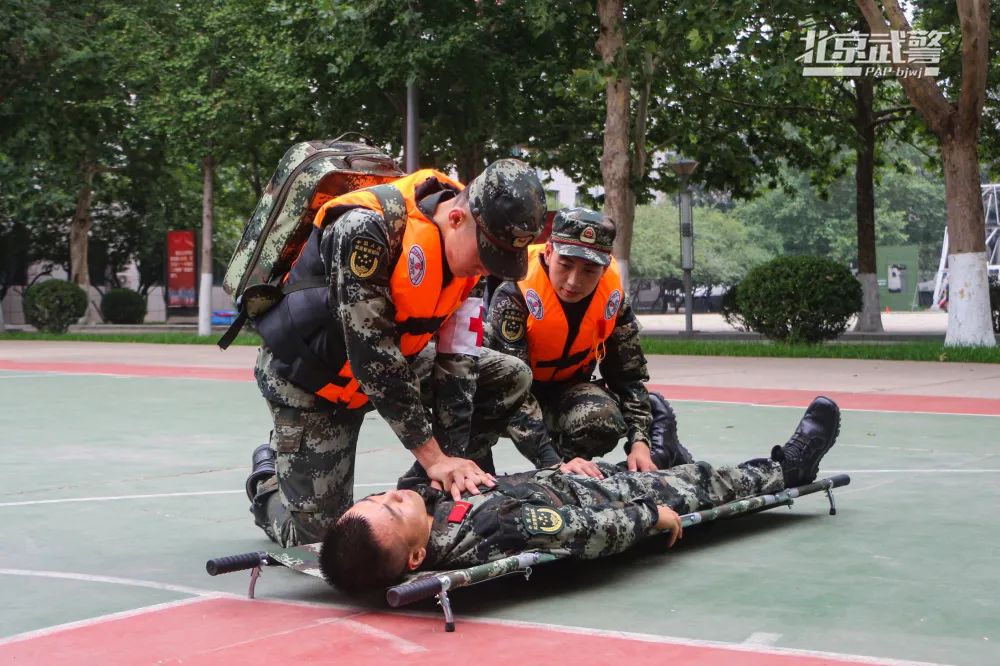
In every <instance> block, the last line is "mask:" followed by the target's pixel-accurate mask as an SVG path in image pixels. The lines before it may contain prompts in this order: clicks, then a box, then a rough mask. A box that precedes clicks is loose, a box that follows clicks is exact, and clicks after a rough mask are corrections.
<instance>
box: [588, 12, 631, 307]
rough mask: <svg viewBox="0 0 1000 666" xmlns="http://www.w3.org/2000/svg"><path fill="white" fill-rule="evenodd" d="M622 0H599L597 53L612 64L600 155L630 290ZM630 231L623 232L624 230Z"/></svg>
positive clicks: (607, 209)
mask: <svg viewBox="0 0 1000 666" xmlns="http://www.w3.org/2000/svg"><path fill="white" fill-rule="evenodd" d="M622 4H623V0H598V2H597V16H598V19H599V21H600V36H599V37H598V38H597V52H598V53H599V54H600V56H601V60H602V61H603V62H604V64H605V65H608V66H610V67H611V68H612V69H611V73H609V74H608V77H607V89H606V90H607V92H606V95H607V99H606V115H605V121H604V153H603V154H602V155H601V179H602V180H603V182H604V214H605V215H607V216H608V217H610V218H611V219H612V220H614V223H615V225H616V226H617V228H618V233H617V236H616V238H615V246H614V254H615V257H617V258H618V262H619V268H620V269H621V272H622V284H623V285H625V288H626V289H628V284H629V279H628V262H629V249H630V248H629V244H628V242H629V241H630V240H631V224H632V219H633V217H634V215H635V195H634V194H633V193H632V188H631V186H630V183H629V174H630V164H629V128H630V124H631V123H630V120H631V118H630V115H629V97H630V92H631V88H632V81H631V78H630V77H629V75H628V62H627V60H626V58H625V38H624V35H623V34H622V29H621V22H622V18H623V11H622ZM626 227H627V231H626V232H625V233H623V229H624V228H626Z"/></svg>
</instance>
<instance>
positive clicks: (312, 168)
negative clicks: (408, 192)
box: [219, 135, 403, 349]
mask: <svg viewBox="0 0 1000 666" xmlns="http://www.w3.org/2000/svg"><path fill="white" fill-rule="evenodd" d="M342 138H343V135H342V136H340V137H337V138H336V139H333V140H331V141H306V142H303V143H297V144H295V145H294V146H292V147H291V148H289V149H288V152H286V153H285V156H284V157H282V158H281V162H279V163H278V168H277V169H276V170H275V172H274V175H273V176H271V180H270V182H269V183H268V184H267V188H266V189H265V190H264V196H262V197H261V199H260V202H259V203H258V204H257V208H256V209H255V210H254V212H253V215H252V216H250V220H249V221H248V222H247V225H246V227H245V228H244V229H243V237H242V238H241V239H240V243H239V245H237V246H236V252H234V253H233V258H232V259H230V260H229V267H228V268H227V269H226V277H225V278H224V280H223V283H222V286H223V288H224V289H225V290H226V293H227V294H229V295H230V296H232V297H233V302H234V303H235V304H236V309H237V311H238V313H239V314H238V316H237V318H236V321H235V322H233V324H232V326H230V327H229V330H228V331H226V333H225V335H223V336H222V338H220V339H219V346H220V347H221V348H223V349H226V348H227V347H228V346H229V344H230V343H231V342H232V341H233V339H234V338H235V337H236V335H237V334H238V333H239V331H240V329H241V328H242V327H243V324H245V323H246V320H247V318H250V319H252V318H254V317H256V316H258V315H261V314H263V313H264V312H267V311H268V310H269V309H270V308H271V307H273V306H274V304H275V303H277V302H278V301H279V300H281V298H282V296H283V292H282V289H281V281H282V278H284V276H285V273H287V272H288V270H289V268H291V265H292V262H294V261H295V258H296V257H297V256H298V254H299V251H300V250H301V249H302V245H303V244H304V243H305V242H306V240H308V238H309V234H310V232H311V231H312V226H313V218H315V217H316V213H317V212H318V211H319V209H320V207H322V205H323V204H324V203H326V202H327V201H329V200H330V199H333V198H334V197H338V196H340V195H342V194H345V193H347V192H350V191H352V190H357V189H360V188H363V187H369V186H371V185H378V184H380V183H386V182H389V181H393V180H396V179H397V178H399V177H401V176H402V175H403V173H402V171H400V170H399V167H397V166H396V163H395V162H394V161H393V160H392V158H391V157H389V156H388V155H386V154H385V153H384V152H382V151H381V150H379V149H378V148H376V147H374V146H370V145H367V144H364V143H354V142H351V141H342V140H341V139H342Z"/></svg>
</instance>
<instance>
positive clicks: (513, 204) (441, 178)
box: [246, 160, 545, 546]
mask: <svg viewBox="0 0 1000 666" xmlns="http://www.w3.org/2000/svg"><path fill="white" fill-rule="evenodd" d="M393 186H394V187H395V188H396V190H397V193H396V194H395V196H397V197H398V198H397V199H396V200H393V199H391V198H390V199H389V200H388V203H386V200H385V199H380V198H378V197H376V196H375V195H374V194H372V193H371V192H368V191H366V190H361V191H359V192H355V193H349V194H347V195H343V196H341V197H337V198H335V199H333V200H332V201H330V202H328V203H326V204H325V205H324V207H323V208H322V209H321V210H320V212H319V214H318V215H317V217H316V225H315V226H316V228H315V229H314V230H313V234H312V236H311V237H310V239H309V240H308V241H307V242H306V244H305V246H304V247H303V250H302V251H301V253H300V255H299V258H298V259H297V260H296V263H295V264H294V265H293V267H292V270H291V272H290V274H289V275H290V278H289V280H288V282H287V283H286V287H285V292H286V295H285V296H284V298H283V299H282V300H281V302H279V303H278V304H277V305H276V306H275V307H274V308H272V309H271V310H269V311H267V312H266V313H265V314H264V315H262V316H261V317H259V318H258V319H257V321H256V326H257V330H258V331H259V332H260V334H261V337H262V338H263V340H264V344H263V345H262V347H261V349H260V354H259V357H258V362H257V366H256V369H255V375H256V378H257V384H258V386H259V387H260V390H261V393H262V394H263V396H264V398H265V400H266V401H267V404H268V407H269V409H270V412H271V416H272V419H273V422H274V429H273V431H272V433H271V441H270V442H269V444H267V445H263V446H261V447H258V449H257V450H256V451H255V452H254V456H253V470H252V472H251V475H250V477H249V478H248V479H247V484H246V488H247V494H248V496H249V497H250V499H251V511H252V512H253V514H254V518H255V522H256V523H257V525H258V526H260V527H261V528H262V529H264V531H265V532H266V533H267V534H268V536H270V537H271V538H272V539H273V540H274V541H276V542H277V543H279V544H281V545H282V546H291V545H296V544H301V543H309V542H314V541H318V540H319V539H320V538H321V537H322V535H323V533H324V532H325V529H326V528H327V527H328V526H329V525H331V524H332V523H333V522H334V521H336V519H337V518H338V517H339V516H340V515H341V514H342V513H343V512H344V511H345V510H346V509H347V508H348V507H349V506H350V505H351V503H352V501H353V498H352V490H353V478H354V458H355V449H356V446H357V438H358V432H359V430H360V428H361V424H362V420H363V419H364V415H365V413H366V412H367V411H370V410H371V409H372V408H374V409H376V410H377V411H378V412H379V414H380V416H382V418H384V419H385V420H386V422H388V423H389V425H390V426H391V427H392V428H393V430H394V431H395V434H396V435H397V437H399V439H400V440H401V442H402V443H403V445H404V446H405V447H406V448H407V449H408V450H410V451H411V453H413V455H414V457H415V458H416V459H417V461H418V462H419V463H421V464H422V465H423V468H424V469H425V470H426V473H427V476H428V477H429V478H430V479H431V480H433V481H436V482H438V483H440V484H441V485H442V486H443V487H444V488H445V489H448V490H450V492H451V494H452V496H454V497H455V498H457V497H458V496H459V494H460V493H461V492H462V491H468V492H478V490H477V488H478V487H481V486H487V487H488V486H490V485H491V484H492V483H493V477H492V475H491V474H489V473H487V472H485V471H483V469H481V468H480V466H479V465H477V464H476V463H475V462H473V461H471V460H469V459H467V458H466V456H477V455H481V454H479V453H477V451H482V450H486V451H487V452H488V449H489V446H490V444H491V443H492V442H493V441H495V439H496V436H497V434H498V433H499V432H500V430H501V429H502V428H503V427H504V426H505V425H506V422H507V421H508V420H509V418H510V416H511V415H512V414H513V413H514V412H515V411H516V410H517V409H518V407H519V406H520V403H521V402H522V401H523V399H524V397H525V395H526V394H527V393H528V389H529V386H530V374H529V372H528V370H527V368H526V367H524V366H523V364H521V363H520V362H519V361H517V360H516V359H513V358H510V357H507V356H504V355H503V354H499V353H496V352H492V351H490V350H481V348H480V347H479V344H480V343H481V335H482V333H481V331H482V308H481V302H480V301H477V300H473V299H469V298H467V296H468V294H469V292H470V291H471V289H472V287H473V286H474V285H475V282H476V280H477V279H478V276H479V275H481V274H483V273H487V272H489V273H491V274H495V275H498V276H503V277H505V279H517V278H519V277H520V276H522V275H523V274H524V271H525V268H526V250H525V248H526V247H527V245H528V244H529V243H530V241H531V240H532V239H533V238H534V237H535V236H537V234H538V233H539V232H540V230H541V227H542V223H543V216H544V212H545V197H544V191H543V189H542V186H541V183H540V182H539V180H538V178H537V176H536V175H535V173H534V171H533V170H531V169H530V168H529V167H527V165H525V164H524V163H522V162H519V161H517V160H500V161H499V162H495V163H493V164H492V165H490V166H489V167H487V169H486V170H485V171H484V172H483V173H482V174H481V175H480V176H479V177H477V178H476V179H475V180H474V181H473V182H472V183H470V185H469V187H468V188H466V189H465V191H463V188H462V186H461V184H459V183H457V182H456V181H453V180H451V179H450V178H448V177H447V176H446V175H444V174H441V173H439V172H436V171H431V170H424V171H419V172H416V173H415V174H411V175H410V176H407V177H404V178H402V179H400V180H399V181H396V182H395V183H394V184H393ZM379 187H382V188H383V190H381V193H382V195H381V196H385V189H384V188H385V186H379ZM389 194H390V195H392V192H391V191H390V192H389ZM416 234H423V235H422V236H421V235H416ZM429 285H430V286H429ZM434 285H437V286H436V287H435V286H434ZM296 287H303V288H301V289H296ZM434 289H436V291H434ZM421 290H424V291H421ZM448 298H451V299H452V300H453V302H454V303H455V304H456V305H455V306H454V307H446V308H445V309H444V310H441V308H442V307H444V306H442V305H441V303H442V302H444V301H446V299H448ZM463 299H465V300H463ZM418 301H422V303H423V304H422V303H421V302H418ZM415 307H423V308H424V309H425V310H426V311H427V312H428V313H430V315H431V316H428V315H427V314H423V315H421V314H420V313H418V315H412V316H409V318H408V319H407V315H406V312H412V311H413V310H414V308H415ZM442 323H443V325H442ZM431 334H436V336H437V337H436V340H437V344H436V345H435V344H434V343H431V344H428V343H427V340H428V339H429V338H430V337H431ZM477 338H478V339H477ZM480 352H482V353H481V355H480ZM338 370H339V372H338ZM473 413H474V414H475V417H473ZM275 472H276V475H275Z"/></svg>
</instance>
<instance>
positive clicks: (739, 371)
mask: <svg viewBox="0 0 1000 666" xmlns="http://www.w3.org/2000/svg"><path fill="white" fill-rule="evenodd" d="M256 355H257V350H256V348H254V347H231V348H229V349H228V350H227V351H225V352H223V351H221V350H219V349H218V348H217V347H215V346H212V345H161V344H140V343H106V342H37V341H2V342H0V364H3V363H7V364H8V365H9V364H12V363H15V364H25V365H26V367H30V366H31V365H32V364H45V363H49V364H81V365H90V366H93V365H137V366H167V367H172V368H212V369H229V370H243V369H245V370H246V371H247V378H248V379H249V378H251V371H252V368H253V365H254V361H255V359H256ZM649 371H650V380H651V382H652V383H654V384H667V385H683V386H702V387H712V388H753V389H789V390H803V391H814V392H816V393H823V392H835V391H839V392H851V393H871V394H878V393H890V394H897V395H925V396H951V397H968V398H989V399H1000V366H998V365H989V364H980V363H932V362H917V361H866V360H851V359H799V358H750V357H729V356H650V357H649Z"/></svg>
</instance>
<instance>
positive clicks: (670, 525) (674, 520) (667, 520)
mask: <svg viewBox="0 0 1000 666" xmlns="http://www.w3.org/2000/svg"><path fill="white" fill-rule="evenodd" d="M656 512H657V516H658V518H657V520H656V526H655V527H656V529H657V530H670V542H669V543H668V544H667V548H670V547H671V546H673V545H674V544H675V543H677V540H678V539H680V538H681V537H682V536H684V527H683V526H682V525H681V517H680V516H679V515H677V512H676V511H674V510H673V509H671V508H670V507H669V506H657V507H656Z"/></svg>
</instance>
